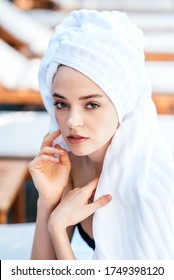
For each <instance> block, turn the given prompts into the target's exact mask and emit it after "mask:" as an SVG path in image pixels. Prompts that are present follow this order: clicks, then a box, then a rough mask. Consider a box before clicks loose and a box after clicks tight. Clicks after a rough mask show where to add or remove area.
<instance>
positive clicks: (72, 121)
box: [67, 110, 84, 129]
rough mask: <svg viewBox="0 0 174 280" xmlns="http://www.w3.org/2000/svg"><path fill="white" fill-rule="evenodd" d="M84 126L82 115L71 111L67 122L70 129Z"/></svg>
mask: <svg viewBox="0 0 174 280" xmlns="http://www.w3.org/2000/svg"><path fill="white" fill-rule="evenodd" d="M83 124H84V121H83V116H82V114H81V113H80V112H79V111H76V110H73V111H71V113H70V115H69V118H68V121H67V125H68V128H70V129H73V128H76V127H79V126H83Z"/></svg>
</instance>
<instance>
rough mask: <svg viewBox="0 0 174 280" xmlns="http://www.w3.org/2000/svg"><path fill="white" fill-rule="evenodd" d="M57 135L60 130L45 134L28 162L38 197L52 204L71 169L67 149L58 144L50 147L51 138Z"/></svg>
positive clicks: (55, 200) (59, 195)
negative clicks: (33, 156) (34, 155)
mask: <svg viewBox="0 0 174 280" xmlns="http://www.w3.org/2000/svg"><path fill="white" fill-rule="evenodd" d="M59 135H60V130H58V131H56V132H54V133H52V134H48V135H46V136H45V137H44V140H43V142H42V146H41V150H40V152H39V154H38V155H37V156H36V157H35V158H34V160H32V161H31V162H30V163H29V171H30V173H31V176H32V179H33V182H34V184H35V187H36V188H37V190H38V192H39V198H40V199H41V200H42V201H44V202H46V203H47V204H51V205H54V206H56V205H57V203H58V202H59V200H60V198H61V195H62V192H63V189H64V188H65V186H66V185H67V183H68V179H69V174H70V169H71V164H70V160H69V157H68V154H67V151H65V150H63V149H62V148H61V147H60V146H59V145H56V146H55V148H54V147H52V142H53V140H54V139H55V138H56V137H58V136H59ZM55 155H56V156H58V157H55Z"/></svg>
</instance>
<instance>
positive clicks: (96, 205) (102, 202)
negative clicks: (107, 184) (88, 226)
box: [88, 194, 112, 214]
mask: <svg viewBox="0 0 174 280" xmlns="http://www.w3.org/2000/svg"><path fill="white" fill-rule="evenodd" d="M111 200H112V196H111V195H110V194H106V195H104V196H102V197H100V198H98V199H97V200H96V201H94V202H92V203H91V204H88V207H89V212H90V213H91V214H93V213H94V212H95V211H96V210H98V209H100V208H102V207H104V206H106V205H107V204H108V203H109V202H110V201H111Z"/></svg>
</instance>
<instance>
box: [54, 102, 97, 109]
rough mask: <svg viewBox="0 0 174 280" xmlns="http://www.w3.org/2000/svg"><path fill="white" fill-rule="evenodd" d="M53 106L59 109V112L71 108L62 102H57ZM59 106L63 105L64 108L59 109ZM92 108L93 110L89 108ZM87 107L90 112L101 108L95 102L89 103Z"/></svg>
mask: <svg viewBox="0 0 174 280" xmlns="http://www.w3.org/2000/svg"><path fill="white" fill-rule="evenodd" d="M53 105H54V106H55V107H56V108H57V109H58V110H66V109H68V108H69V105H68V104H66V103H65V102H61V101H55V102H54V103H53ZM59 105H61V106H62V105H63V106H62V107H58V106H59ZM89 105H90V106H91V105H92V106H91V107H92V108H88V107H87V106H89ZM85 107H86V108H87V109H89V110H96V109H98V108H99V107H100V105H99V104H97V103H95V102H89V103H87V104H86V105H85Z"/></svg>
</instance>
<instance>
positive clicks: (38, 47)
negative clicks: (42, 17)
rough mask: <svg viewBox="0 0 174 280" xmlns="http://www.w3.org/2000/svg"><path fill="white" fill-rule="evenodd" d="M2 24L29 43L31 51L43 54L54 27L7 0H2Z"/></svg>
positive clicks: (0, 7) (35, 53)
mask: <svg viewBox="0 0 174 280" xmlns="http://www.w3.org/2000/svg"><path fill="white" fill-rule="evenodd" d="M0 26H1V28H2V29H4V30H5V31H6V32H8V33H9V35H10V34H11V35H12V36H14V37H16V38H17V39H18V40H19V41H21V42H23V43H25V44H26V45H28V47H29V49H30V51H31V53H32V54H33V55H35V56H42V55H43V54H44V53H45V51H46V49H47V46H48V42H49V39H50V37H51V35H52V29H51V28H49V27H48V26H46V25H44V24H41V23H40V22H38V21H37V20H35V19H34V18H32V17H30V16H29V15H27V14H26V13H25V12H23V11H21V10H19V9H17V8H16V7H15V6H14V5H13V4H12V3H10V2H9V1H6V0H1V1H0Z"/></svg>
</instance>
